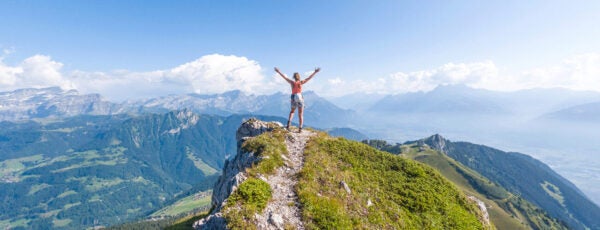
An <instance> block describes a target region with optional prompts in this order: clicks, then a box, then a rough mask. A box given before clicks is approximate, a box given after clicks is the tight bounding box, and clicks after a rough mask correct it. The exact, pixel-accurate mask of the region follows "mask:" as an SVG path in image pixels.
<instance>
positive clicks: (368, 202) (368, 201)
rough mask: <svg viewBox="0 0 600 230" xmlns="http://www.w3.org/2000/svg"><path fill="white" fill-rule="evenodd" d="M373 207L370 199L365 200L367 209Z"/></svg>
mask: <svg viewBox="0 0 600 230" xmlns="http://www.w3.org/2000/svg"><path fill="white" fill-rule="evenodd" d="M371 206H373V202H371V199H368V200H367V207H371Z"/></svg>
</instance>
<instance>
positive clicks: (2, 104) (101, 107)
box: [0, 87, 121, 121]
mask: <svg viewBox="0 0 600 230" xmlns="http://www.w3.org/2000/svg"><path fill="white" fill-rule="evenodd" d="M115 113H121V106H120V105H118V104H115V103H111V102H108V101H105V100H103V99H102V97H101V96H100V95H98V94H87V95H79V93H78V92H77V91H76V90H69V91H64V90H62V89H60V88H58V87H52V88H42V89H20V90H15V91H11V92H0V121H2V120H8V121H17V120H28V119H32V118H47V117H69V116H76V115H85V114H88V115H106V114H115Z"/></svg>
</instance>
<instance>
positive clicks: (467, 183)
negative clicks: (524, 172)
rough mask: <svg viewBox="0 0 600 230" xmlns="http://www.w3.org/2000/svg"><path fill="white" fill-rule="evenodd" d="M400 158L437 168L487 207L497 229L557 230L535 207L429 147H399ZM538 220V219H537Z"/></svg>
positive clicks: (414, 145) (412, 145)
mask: <svg viewBox="0 0 600 230" xmlns="http://www.w3.org/2000/svg"><path fill="white" fill-rule="evenodd" d="M401 147H402V154H401V156H403V157H406V158H410V159H415V160H418V161H420V162H423V163H425V164H427V165H429V166H431V167H434V168H435V169H437V170H438V171H439V172H441V174H442V175H443V176H444V177H445V178H446V179H448V180H450V181H452V182H453V183H454V184H455V185H457V186H458V187H459V188H460V189H461V190H462V191H463V192H464V193H466V194H468V195H472V196H475V197H477V198H478V199H480V200H482V201H483V202H484V203H485V204H486V205H488V209H487V210H488V213H489V217H490V221H491V222H492V223H493V224H494V225H495V227H497V228H498V229H530V228H531V227H530V226H534V227H533V228H534V229H547V228H550V229H560V227H557V226H556V225H554V224H553V223H552V221H550V220H548V219H544V218H542V216H543V214H542V213H541V211H539V210H538V208H536V207H534V206H533V205H532V204H530V203H528V202H527V201H524V200H523V199H522V198H519V197H516V196H514V195H513V194H511V193H510V192H508V191H507V190H506V189H504V188H503V187H501V186H499V185H497V184H495V183H492V182H491V181H489V180H488V179H487V178H485V177H484V176H482V175H480V174H479V173H477V172H476V171H474V170H472V169H470V168H468V167H466V166H464V165H463V164H461V163H460V162H458V161H456V160H454V159H452V158H450V157H448V156H446V155H445V154H442V153H440V152H438V151H435V150H433V149H431V148H429V147H424V148H423V149H422V150H419V148H420V147H419V146H417V145H416V144H411V145H403V146H401ZM540 218H542V219H540Z"/></svg>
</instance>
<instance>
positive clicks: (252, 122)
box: [194, 118, 282, 229]
mask: <svg viewBox="0 0 600 230" xmlns="http://www.w3.org/2000/svg"><path fill="white" fill-rule="evenodd" d="M278 127H282V125H281V123H277V122H264V121H260V120H257V119H256V118H251V119H249V120H247V121H245V122H244V123H242V125H240V127H239V128H238V130H237V133H236V140H237V143H238V152H237V154H236V155H235V157H234V158H233V159H231V160H227V161H225V166H224V167H223V174H222V175H221V176H220V177H219V180H217V182H216V183H215V185H214V187H213V194H212V201H211V204H212V206H213V211H212V212H211V213H210V215H209V216H207V217H206V218H204V219H202V220H199V221H197V222H196V223H194V229H225V228H226V223H225V219H224V218H223V217H222V214H221V213H220V211H221V209H222V208H223V206H224V205H225V203H224V202H225V200H226V199H227V198H228V197H229V196H230V195H231V193H233V191H235V190H236V189H237V187H238V186H239V185H240V184H241V183H242V182H244V181H245V180H246V179H247V175H246V173H245V170H246V168H249V167H251V166H252V164H253V163H254V162H256V161H258V160H260V158H258V157H257V156H256V155H255V154H254V153H247V152H243V151H242V149H241V146H242V144H243V143H244V141H245V140H247V139H248V138H251V137H255V136H258V135H260V134H262V133H264V132H269V131H272V130H274V129H276V128H278ZM260 179H262V180H267V179H266V178H264V177H261V178H260Z"/></svg>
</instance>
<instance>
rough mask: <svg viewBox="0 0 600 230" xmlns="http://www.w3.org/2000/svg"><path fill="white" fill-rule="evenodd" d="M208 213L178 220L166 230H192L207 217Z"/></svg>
mask: <svg viewBox="0 0 600 230" xmlns="http://www.w3.org/2000/svg"><path fill="white" fill-rule="evenodd" d="M207 215H208V212H201V213H199V214H192V215H188V216H186V217H184V218H181V219H179V220H176V221H175V222H174V223H173V224H172V225H171V226H168V227H166V228H165V230H190V229H192V226H193V225H194V222H196V221H198V220H200V219H202V218H204V217H206V216H207Z"/></svg>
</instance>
